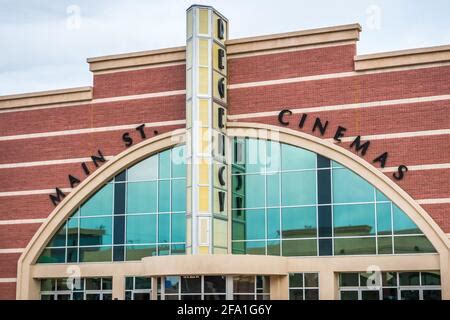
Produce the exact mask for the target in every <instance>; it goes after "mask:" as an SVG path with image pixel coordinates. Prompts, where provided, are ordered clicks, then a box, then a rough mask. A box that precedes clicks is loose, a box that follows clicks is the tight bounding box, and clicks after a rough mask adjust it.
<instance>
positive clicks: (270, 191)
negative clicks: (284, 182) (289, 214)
mask: <svg viewBox="0 0 450 320" xmlns="http://www.w3.org/2000/svg"><path fill="white" fill-rule="evenodd" d="M266 179H267V195H266V197H267V206H268V207H274V206H279V205H280V174H278V173H276V174H268V175H267V176H266Z"/></svg>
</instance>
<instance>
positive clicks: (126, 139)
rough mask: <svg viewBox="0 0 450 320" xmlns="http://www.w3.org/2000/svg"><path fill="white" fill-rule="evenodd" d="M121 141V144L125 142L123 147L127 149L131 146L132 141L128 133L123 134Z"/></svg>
mask: <svg viewBox="0 0 450 320" xmlns="http://www.w3.org/2000/svg"><path fill="white" fill-rule="evenodd" d="M122 140H123V142H125V147H129V146H131V145H132V144H133V139H131V137H130V133H129V132H125V133H124V134H123V135H122Z"/></svg>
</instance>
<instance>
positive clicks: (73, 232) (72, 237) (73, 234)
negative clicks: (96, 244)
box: [67, 218, 79, 246]
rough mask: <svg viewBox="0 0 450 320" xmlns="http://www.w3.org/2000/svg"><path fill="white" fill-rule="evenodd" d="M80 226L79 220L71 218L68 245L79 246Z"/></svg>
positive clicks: (68, 227) (68, 229)
mask: <svg viewBox="0 0 450 320" xmlns="http://www.w3.org/2000/svg"><path fill="white" fill-rule="evenodd" d="M78 224H79V218H70V219H69V221H68V223H67V245H68V246H77V245H78Z"/></svg>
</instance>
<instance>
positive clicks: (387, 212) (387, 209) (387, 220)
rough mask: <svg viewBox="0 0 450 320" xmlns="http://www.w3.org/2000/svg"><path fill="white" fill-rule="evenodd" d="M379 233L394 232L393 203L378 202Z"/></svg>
mask: <svg viewBox="0 0 450 320" xmlns="http://www.w3.org/2000/svg"><path fill="white" fill-rule="evenodd" d="M377 233H378V234H379V235H388V234H392V217H391V203H389V202H388V203H377Z"/></svg>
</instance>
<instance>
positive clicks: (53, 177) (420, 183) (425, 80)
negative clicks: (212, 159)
mask: <svg viewBox="0 0 450 320" xmlns="http://www.w3.org/2000/svg"><path fill="white" fill-rule="evenodd" d="M355 48H356V47H355V45H342V46H333V47H326V48H317V49H309V50H302V51H297V52H285V53H276V54H268V55H258V56H252V57H241V58H233V59H230V60H229V62H228V67H229V84H230V85H231V86H233V85H236V84H245V83H247V82H256V81H265V80H279V79H285V78H292V77H305V76H314V75H324V74H335V73H341V72H346V73H348V72H352V71H353V56H354V55H355V52H356V50H355ZM449 83H450V67H449V66H447V67H434V68H423V69H415V70H407V71H396V72H392V71H387V72H381V73H369V74H364V75H357V76H351V77H341V78H338V77H334V78H330V79H322V80H313V81H303V82H296V83H290V84H278V85H270V86H267V85H266V86H257V87H249V88H231V89H230V90H229V114H230V115H238V114H251V113H256V112H265V111H272V112H273V113H274V115H271V116H264V117H261V116H255V115H253V116H252V115H248V116H246V117H245V119H243V120H239V121H245V122H259V123H266V124H272V125H279V124H278V122H277V116H276V114H277V112H278V111H280V110H281V109H284V108H290V109H294V108H306V109H307V108H311V107H323V106H333V105H340V104H354V103H362V102H373V101H382V100H391V99H403V98H416V97H426V96H434V95H445V94H450V90H449V86H448V84H449ZM184 89H185V65H177V66H170V67H162V68H148V69H142V70H135V71H125V72H116V73H109V74H101V75H95V76H94V99H103V98H114V97H121V96H130V95H138V94H146V93H156V92H162V91H173V90H184ZM185 116H186V115H185V96H184V95H183V94H177V95H172V96H165V97H155V98H143V99H133V100H123V101H110V102H107V101H104V102H101V103H99V102H96V101H94V103H89V104H81V105H73V106H66V107H61V108H56V107H55V108H41V109H36V110H28V111H14V112H7V113H0V137H1V136H12V135H22V134H32V133H45V132H53V131H64V130H77V129H86V128H99V127H108V126H121V125H131V124H140V123H150V122H161V121H170V120H184V119H185ZM299 116H300V115H298V114H297V115H293V116H291V117H290V118H289V120H290V125H289V127H290V128H292V129H294V130H300V131H302V132H306V133H308V134H313V135H315V136H319V135H318V133H317V132H316V133H312V132H311V129H312V124H313V120H314V119H315V117H320V118H321V119H322V120H323V121H326V120H328V121H329V127H328V130H327V133H326V134H325V136H324V137H323V138H331V137H332V136H333V134H334V131H335V129H336V127H337V126H338V125H341V126H344V127H346V128H347V132H346V136H349V137H350V136H357V135H373V134H384V133H401V132H411V131H425V130H436V129H448V128H450V115H449V112H448V101H436V102H416V103H408V104H398V105H385V106H376V107H370V108H357V109H347V110H339V111H322V112H308V120H307V122H306V123H305V127H304V128H303V129H300V128H298V120H299ZM182 127H184V125H183V124H180V125H165V126H159V127H155V128H147V129H146V132H147V136H148V137H151V136H153V130H158V131H159V133H163V132H167V131H171V130H174V129H176V128H182ZM124 131H129V132H130V133H131V134H132V136H133V138H134V139H135V143H137V142H139V141H141V139H140V137H139V134H138V132H136V131H134V129H130V130H113V131H102V132H95V133H82V134H73V135H61V136H50V137H35V138H27V137H25V138H23V139H14V140H0V150H1V152H0V165H2V164H3V165H4V164H13V163H18V162H31V161H43V160H56V159H71V158H85V157H89V156H91V155H93V154H95V153H96V152H97V150H98V149H101V150H102V152H103V154H104V155H108V156H111V155H112V156H114V155H117V154H118V153H120V152H122V151H123V150H125V149H126V147H125V146H124V144H123V142H122V140H121V136H122V134H123V132H124ZM340 145H341V146H342V147H343V148H345V149H349V147H348V146H349V143H348V142H344V143H341V144H340ZM384 151H388V152H389V160H388V163H387V166H398V165H400V164H406V165H409V166H411V165H421V164H439V163H449V162H450V145H449V138H448V136H447V135H434V136H422V137H415V138H406V137H404V138H396V139H384V140H372V143H371V146H370V149H369V152H368V154H367V155H366V156H365V157H364V159H366V160H367V161H368V162H371V160H372V159H373V158H375V157H376V156H377V155H379V154H380V153H382V152H384ZM89 167H90V168H91V169H94V166H93V164H92V163H90V164H89ZM69 173H70V174H74V175H76V176H77V177H79V178H84V177H85V175H84V174H83V172H82V171H81V169H80V163H74V164H58V165H48V166H30V167H20V168H0V192H11V191H21V190H41V189H52V188H54V187H55V186H59V187H68V186H69V184H68V181H67V174H69ZM386 175H387V176H389V177H391V176H392V173H389V172H387V173H386ZM396 182H397V181H396ZM397 183H398V184H399V185H400V186H401V187H402V188H403V189H404V190H405V191H406V192H408V193H409V194H410V195H411V196H412V197H413V198H415V199H429V198H449V197H450V169H435V170H418V171H410V172H408V173H407V174H406V176H405V178H404V180H402V181H401V182H397ZM423 208H424V209H425V210H427V211H428V212H429V213H430V215H431V216H432V217H433V219H434V220H435V221H436V222H437V223H438V224H439V226H440V227H441V228H442V229H443V230H444V231H445V232H450V218H449V216H448V214H449V211H450V204H445V203H444V204H431V205H423ZM52 210H53V205H52V204H51V202H50V201H49V198H48V194H35V195H15V196H4V197H0V220H15V219H42V218H45V217H47V216H48V214H50V212H51V211H52ZM39 226H40V224H39V223H33V224H11V225H0V249H8V248H23V247H25V246H26V245H27V243H28V242H29V240H30V239H31V237H32V236H33V234H34V233H35V232H36V230H37V228H38V227H39ZM19 256H20V254H19V253H2V254H0V278H15V277H16V271H15V270H16V267H17V260H18V258H19ZM14 297H15V283H0V299H6V298H9V299H14Z"/></svg>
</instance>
